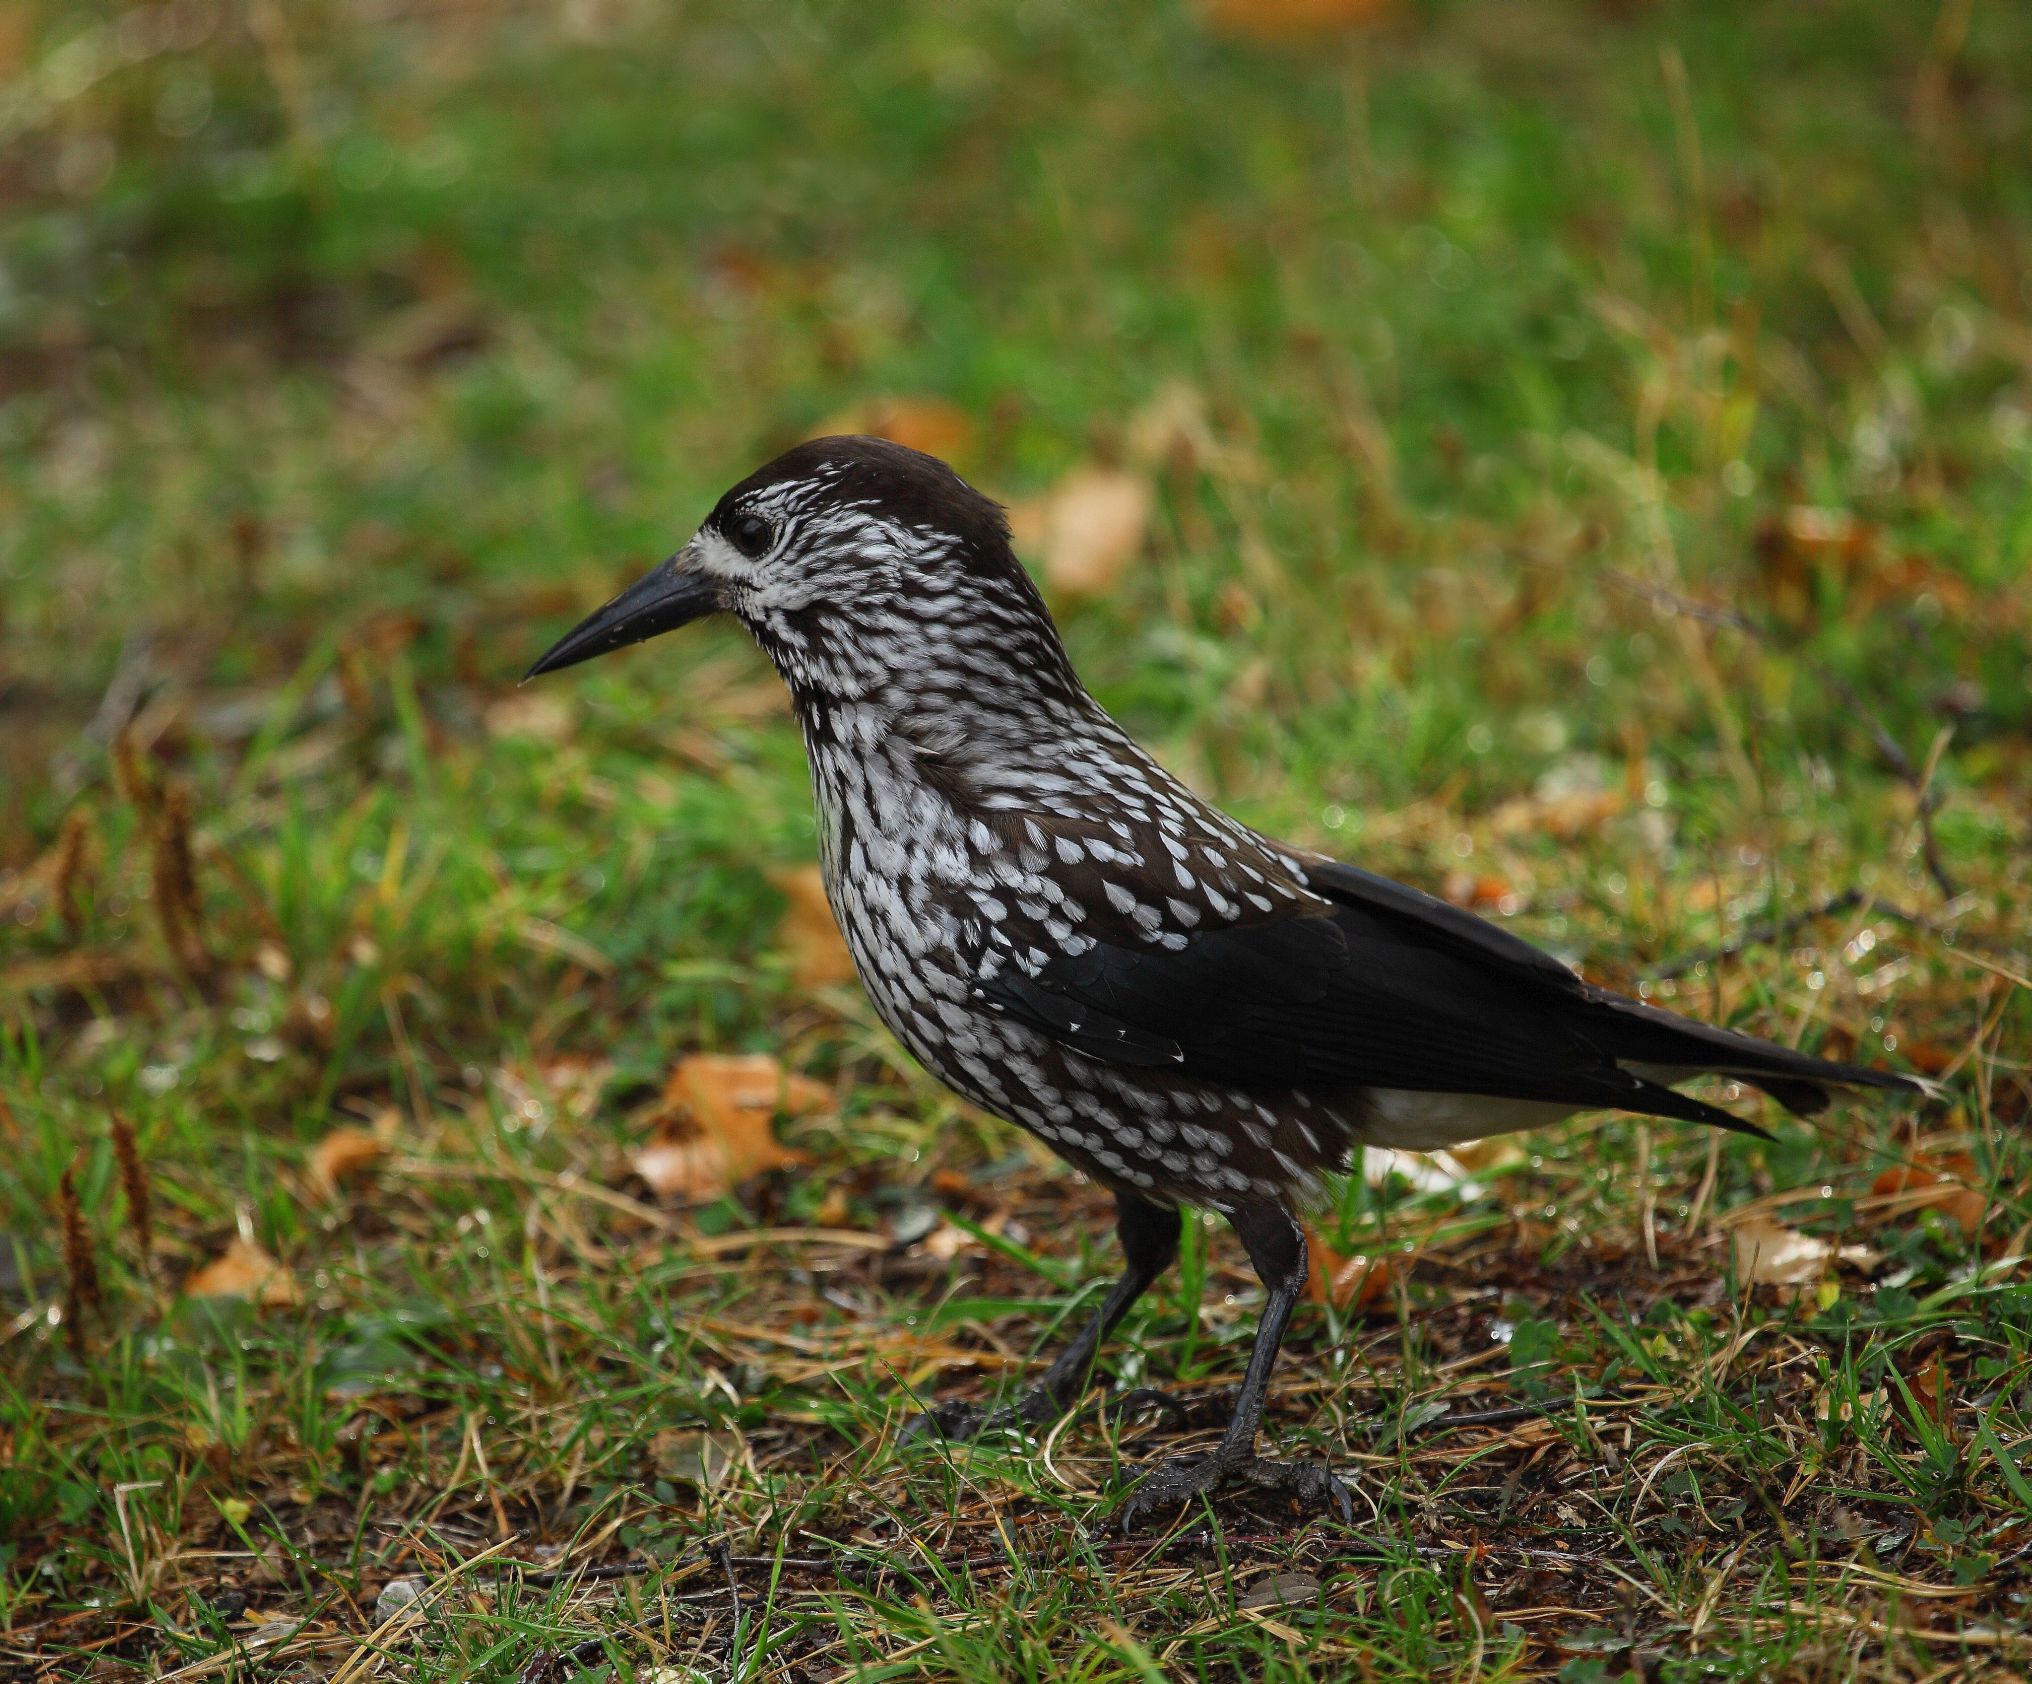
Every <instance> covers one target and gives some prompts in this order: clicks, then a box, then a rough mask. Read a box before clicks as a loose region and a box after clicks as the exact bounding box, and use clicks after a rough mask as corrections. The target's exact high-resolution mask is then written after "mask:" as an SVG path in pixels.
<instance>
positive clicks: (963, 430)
mask: <svg viewBox="0 0 2032 1684" xmlns="http://www.w3.org/2000/svg"><path fill="white" fill-rule="evenodd" d="M840 433H860V434H865V435H867V436H868V437H870V438H878V439H888V440H889V441H890V442H891V443H892V444H901V445H907V446H909V448H910V449H912V450H921V451H923V452H924V453H925V455H927V456H936V457H938V458H939V459H940V460H941V461H944V462H951V461H954V460H955V459H959V458H964V457H966V456H969V455H971V454H972V452H973V448H974V422H973V417H972V416H970V415H968V414H967V412H966V411H965V410H964V409H962V408H960V406H959V405H958V404H956V403H949V402H947V401H946V400H945V399H944V398H925V397H890V398H871V399H869V400H868V401H867V402H866V403H859V404H855V405H854V406H853V407H852V408H851V409H843V410H841V411H839V412H838V413H837V414H835V415H830V416H828V417H827V418H826V419H825V420H824V421H823V422H821V423H820V424H819V426H818V427H817V428H816V429H815V430H814V431H813V433H812V437H813V438H829V437H832V436H834V435H835V434H840Z"/></svg>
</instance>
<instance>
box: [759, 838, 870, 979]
mask: <svg viewBox="0 0 2032 1684" xmlns="http://www.w3.org/2000/svg"><path fill="white" fill-rule="evenodd" d="M769 881H770V882H771V883H773V884H775V885H776V888H777V891H778V893H780V894H781V895H782V896H783V898H784V900H785V901H787V902H788V903H789V904H788V905H787V906H786V907H785V908H784V911H783V918H782V921H781V922H780V923H778V924H777V926H776V945H777V946H778V947H780V948H782V949H783V951H784V953H785V954H786V955H787V956H788V957H789V959H790V975H791V980H792V981H794V982H795V983H796V984H797V985H798V987H800V988H825V987H827V986H829V985H830V984H832V983H836V982H847V981H851V980H852V978H853V975H854V956H853V955H852V954H851V953H849V952H848V951H847V944H846V941H845V940H844V939H843V938H842V937H841V935H840V926H839V924H838V922H837V921H836V920H835V919H834V917H833V909H832V904H831V902H829V901H828V900H827V899H826V892H825V878H824V877H823V875H821V873H820V872H819V869H818V867H817V866H815V865H804V866H798V867H796V868H795V869H794V870H788V871H773V872H771V873H770V874H769Z"/></svg>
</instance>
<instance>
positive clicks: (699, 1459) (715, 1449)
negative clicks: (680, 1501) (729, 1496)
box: [649, 1429, 744, 1490]
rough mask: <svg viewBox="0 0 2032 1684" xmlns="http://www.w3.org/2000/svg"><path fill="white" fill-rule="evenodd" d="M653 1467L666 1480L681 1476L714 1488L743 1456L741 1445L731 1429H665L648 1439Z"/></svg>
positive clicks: (723, 1480)
mask: <svg viewBox="0 0 2032 1684" xmlns="http://www.w3.org/2000/svg"><path fill="white" fill-rule="evenodd" d="M649 1443H650V1453H651V1455H652V1456H653V1457H654V1459H655V1463H656V1471H657V1472H658V1473H659V1474H661V1475H662V1476H663V1477H664V1478H665V1479H668V1480H673V1481H675V1480H682V1481H684V1482H685V1483H686V1484H687V1485H697V1486H701V1487H703V1488H705V1489H706V1490H715V1489H717V1488H718V1487H720V1486H722V1485H725V1484H726V1483H727V1477H728V1475H730V1474H731V1473H732V1472H733V1471H734V1470H735V1469H736V1468H737V1467H739V1466H740V1465H741V1463H742V1460H743V1450H744V1446H743V1445H742V1443H741V1440H740V1439H739V1438H738V1437H737V1436H736V1435H735V1434H733V1433H708V1432H696V1431H691V1432H686V1431H679V1430H675V1429H672V1430H668V1431H665V1432H660V1433H658V1434H657V1435H656V1436H655V1437H654V1438H653V1439H651V1440H650V1441H649Z"/></svg>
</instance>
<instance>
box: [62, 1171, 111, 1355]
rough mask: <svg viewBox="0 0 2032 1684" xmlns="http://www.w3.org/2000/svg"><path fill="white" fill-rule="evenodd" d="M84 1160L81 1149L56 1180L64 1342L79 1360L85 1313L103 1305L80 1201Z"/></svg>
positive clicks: (95, 1265) (95, 1258) (96, 1259)
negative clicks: (79, 1190)
mask: <svg viewBox="0 0 2032 1684" xmlns="http://www.w3.org/2000/svg"><path fill="white" fill-rule="evenodd" d="M83 1159H84V1153H83V1152H82V1151H80V1152H79V1153H78V1154H77V1155H76V1156H74V1157H73V1158H72V1159H71V1161H70V1162H69V1163H68V1164H66V1165H65V1166H64V1172H63V1175H62V1176H61V1177H60V1178H59V1180H58V1181H57V1221H58V1223H59V1224H60V1226H61V1227H62V1229H63V1256H64V1307H63V1319H64V1341H65V1343H67V1344H68V1345H69V1346H70V1348H71V1354H72V1355H73V1356H75V1357H76V1358H77V1359H78V1360H79V1361H80V1362H82V1361H83V1360H84V1356H85V1314H86V1312H87V1311H94V1312H96V1311H99V1310H101V1309H102V1307H103V1299H102V1296H101V1293H100V1288H99V1261H98V1258H97V1256H96V1255H95V1253H94V1252H93V1249H92V1232H91V1229H90V1228H89V1227H87V1226H86V1223H85V1210H84V1206H83V1205H82V1204H81V1203H80V1202H79V1200H78V1165H79V1164H80V1163H81V1162H83Z"/></svg>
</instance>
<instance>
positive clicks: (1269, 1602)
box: [1235, 1573, 1319, 1608]
mask: <svg viewBox="0 0 2032 1684" xmlns="http://www.w3.org/2000/svg"><path fill="white" fill-rule="evenodd" d="M1318 1600H1319V1580H1317V1579H1315V1578H1314V1577H1313V1576H1312V1575H1311V1574H1310V1573H1272V1574H1271V1575H1270V1577H1268V1578H1267V1579H1258V1580H1257V1581H1256V1582H1255V1583H1254V1584H1253V1585H1251V1586H1250V1587H1249V1588H1248V1589H1247V1590H1245V1591H1244V1592H1242V1595H1241V1597H1240V1599H1239V1600H1238V1601H1237V1602H1236V1603H1235V1606H1236V1607H1237V1608H1279V1607H1284V1608H1298V1607H1306V1606H1309V1605H1310V1604H1312V1603H1315V1602H1317V1601H1318Z"/></svg>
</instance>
